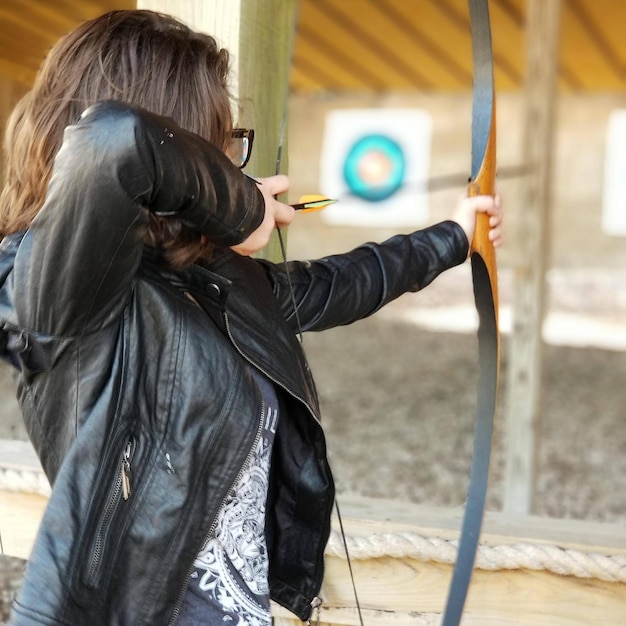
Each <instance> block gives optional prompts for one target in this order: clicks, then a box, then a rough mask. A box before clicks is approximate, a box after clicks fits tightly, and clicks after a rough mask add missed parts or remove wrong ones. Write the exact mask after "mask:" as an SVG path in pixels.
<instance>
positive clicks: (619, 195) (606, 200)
mask: <svg viewBox="0 0 626 626" xmlns="http://www.w3.org/2000/svg"><path fill="white" fill-rule="evenodd" d="M602 230H603V231H604V232H605V233H606V234H607V235H617V236H626V110H624V109H619V110H616V111H613V113H611V116H610V118H609V123H608V127H607V134H606V154H605V162H604V197H603V206H602Z"/></svg>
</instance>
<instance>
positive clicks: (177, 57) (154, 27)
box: [0, 10, 232, 267]
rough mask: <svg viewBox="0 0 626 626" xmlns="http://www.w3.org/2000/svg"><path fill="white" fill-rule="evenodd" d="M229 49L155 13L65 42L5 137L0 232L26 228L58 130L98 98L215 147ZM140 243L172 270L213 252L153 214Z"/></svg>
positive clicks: (225, 107) (121, 18)
mask: <svg viewBox="0 0 626 626" xmlns="http://www.w3.org/2000/svg"><path fill="white" fill-rule="evenodd" d="M228 66H229V56H228V52H227V51H226V50H224V49H220V48H219V46H218V44H217V42H216V40H215V39H214V38H213V37H211V36H209V35H204V34H200V33H197V32H195V31H192V30H191V29H189V28H188V27H187V26H185V25H184V24H182V23H181V22H179V21H178V20H176V19H175V18H173V17H171V16H167V15H163V14H160V13H155V12H153V11H145V10H136V11H135V10H132V11H112V12H110V13H106V14H104V15H102V16H100V17H98V18H96V19H93V20H90V21H87V22H84V23H83V24H81V25H80V26H78V27H77V28H76V29H75V30H73V31H72V32H70V33H69V34H68V35H66V36H65V37H64V38H62V39H61V40H60V41H59V42H58V43H57V44H56V45H55V46H54V47H53V48H52V49H51V51H50V53H49V54H48V56H47V57H46V60H45V61H44V63H43V65H42V67H41V69H40V71H39V73H38V75H37V78H36V80H35V83H34V86H33V88H32V89H31V90H30V91H29V92H28V93H27V94H26V95H25V96H24V97H23V98H22V100H21V101H20V102H19V103H18V104H17V106H16V107H15V109H14V111H13V113H12V114H11V116H10V117H9V120H8V122H7V127H6V131H5V140H4V144H5V154H6V170H5V171H6V182H5V186H4V189H3V191H2V194H1V195H0V236H2V237H4V236H5V235H8V234H10V233H13V232H16V231H21V230H25V229H27V228H28V227H29V226H30V223H31V222H32V220H33V218H34V217H35V216H36V215H37V213H38V212H39V210H40V209H41V207H42V205H43V203H44V199H45V195H46V191H47V187H48V181H49V180H50V175H51V171H52V165H53V160H54V157H55V155H56V153H57V151H58V150H59V148H60V146H61V141H62V137H63V129H64V128H65V127H66V126H68V125H69V124H72V123H74V122H75V121H76V120H77V119H78V118H79V117H80V114H81V113H82V112H83V111H84V110H85V109H86V108H87V107H88V106H90V105H92V104H93V103H95V102H97V101H99V100H121V101H124V102H127V103H129V104H133V105H136V106H140V107H143V108H145V109H147V110H149V111H151V112H153V113H156V114H159V115H166V116H169V117H171V118H173V119H174V121H175V122H177V123H178V124H179V125H180V126H181V127H183V128H185V129H187V130H189V131H191V132H194V133H197V134H199V135H201V136H202V137H204V138H205V139H207V140H209V141H211V142H212V143H214V144H215V145H217V146H220V147H224V148H225V147H226V145H227V139H228V136H229V132H230V130H231V128H232V117H231V109H230V104H231V101H230V95H229V92H228V87H227V82H226V81H227V76H228V69H229V67H228ZM146 243H147V244H148V245H151V246H153V247H154V248H155V249H156V250H157V251H158V253H159V254H160V256H161V257H162V258H163V260H165V261H166V262H167V264H168V265H170V266H172V267H182V266H184V265H187V264H189V263H192V262H193V261H195V260H196V259H198V258H200V257H207V256H208V255H210V252H211V249H212V246H211V244H210V243H209V242H207V241H206V239H205V238H204V237H202V236H201V235H200V234H199V233H197V232H195V231H193V230H191V229H189V228H188V227H185V226H184V225H183V224H182V223H181V222H180V221H179V220H177V219H170V218H168V219H165V218H157V217H155V216H153V215H151V216H150V225H149V229H148V234H147V235H146Z"/></svg>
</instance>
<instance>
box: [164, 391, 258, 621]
mask: <svg viewBox="0 0 626 626" xmlns="http://www.w3.org/2000/svg"><path fill="white" fill-rule="evenodd" d="M265 409H266V406H265V402H264V401H261V418H260V419H259V423H258V426H257V429H256V434H255V435H254V441H253V442H252V446H251V448H250V450H249V451H248V455H247V456H246V459H245V461H244V462H243V464H242V466H241V467H240V468H239V471H238V472H237V476H235V479H234V480H233V482H232V483H231V484H230V486H229V487H228V491H227V492H226V495H225V496H224V497H223V498H222V501H221V502H220V506H219V508H218V509H217V511H216V513H215V517H214V519H213V522H212V523H211V526H210V527H209V530H208V531H207V533H206V535H205V536H204V540H203V542H202V545H201V546H200V548H198V552H199V551H200V550H201V549H202V547H203V546H204V545H205V544H206V543H207V541H208V540H209V539H211V537H212V536H213V533H214V532H215V528H216V526H217V516H218V513H219V512H220V511H221V510H222V508H223V507H224V505H225V504H226V500H227V498H228V496H229V495H230V492H231V491H232V489H233V487H234V486H235V485H236V484H237V483H238V482H239V481H240V480H241V477H242V476H243V475H244V473H245V472H246V470H247V469H248V466H249V465H250V461H251V460H252V456H253V455H254V451H255V450H256V448H257V446H258V445H259V441H260V440H261V433H262V432H263V428H264V425H265ZM194 561H195V558H194ZM192 571H193V563H192V564H191V566H190V567H189V571H188V572H187V575H186V576H185V585H184V587H183V589H182V591H181V592H180V595H179V596H178V600H177V601H176V605H175V606H174V610H173V611H172V618H171V619H170V621H169V622H168V626H173V625H174V624H175V623H176V621H177V620H178V615H179V613H180V607H181V606H182V603H183V600H184V598H185V594H186V593H187V588H188V587H189V578H190V576H191V572H192Z"/></svg>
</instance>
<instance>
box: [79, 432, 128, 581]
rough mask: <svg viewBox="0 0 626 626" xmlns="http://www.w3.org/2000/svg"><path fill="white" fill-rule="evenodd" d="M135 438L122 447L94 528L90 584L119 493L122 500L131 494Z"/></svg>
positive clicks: (95, 571) (98, 564)
mask: <svg viewBox="0 0 626 626" xmlns="http://www.w3.org/2000/svg"><path fill="white" fill-rule="evenodd" d="M135 447H136V440H135V438H134V437H132V436H130V437H129V438H128V439H127V441H126V445H125V447H124V451H123V453H122V456H121V460H120V465H119V470H118V471H117V472H116V474H115V482H114V483H113V489H112V490H111V493H110V495H109V498H108V501H107V505H106V507H105V509H104V511H103V513H102V517H101V518H100V523H99V524H98V527H97V530H96V537H95V540H94V543H93V549H92V551H91V562H90V565H89V570H88V572H87V580H86V582H87V584H88V585H92V584H93V583H94V582H95V578H96V575H97V574H98V571H99V566H100V561H101V559H102V551H103V548H104V545H105V540H106V537H107V534H108V530H109V528H110V526H111V520H112V519H113V515H114V513H115V511H116V510H117V508H118V504H119V503H120V493H121V495H122V500H123V501H126V500H128V499H129V498H130V494H131V478H132V472H131V461H132V458H133V454H134V452H135Z"/></svg>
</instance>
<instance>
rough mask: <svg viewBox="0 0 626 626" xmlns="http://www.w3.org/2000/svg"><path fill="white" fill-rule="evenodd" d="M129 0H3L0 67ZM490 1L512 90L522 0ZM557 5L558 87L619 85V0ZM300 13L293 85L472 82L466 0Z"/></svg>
mask: <svg viewBox="0 0 626 626" xmlns="http://www.w3.org/2000/svg"><path fill="white" fill-rule="evenodd" d="M189 1H191V0H189ZM199 1H200V0H199ZM201 1H207V0H201ZM545 1H546V2H552V1H555V0H545ZM134 4H135V3H134V2H132V1H129V0H1V2H0V76H2V77H7V78H10V79H12V80H15V81H17V82H20V83H22V84H24V85H28V84H30V82H31V81H32V80H33V77H34V75H35V73H36V71H37V68H38V67H39V65H40V63H41V61H42V59H43V57H44V55H45V54H46V51H47V50H48V49H49V48H50V46H51V45H52V44H53V43H54V42H55V41H56V40H57V39H58V38H59V37H60V36H61V35H63V34H64V33H65V32H67V31H68V30H70V29H72V28H73V27H74V26H75V25H76V24H77V23H78V22H80V21H82V20H84V19H89V18H91V17H94V16H96V15H99V14H100V13H103V12H105V11H108V10H111V9H118V8H131V7H133V6H134ZM489 4H490V11H491V20H492V32H493V46H494V58H495V80H496V88H497V89H498V90H505V91H507V90H516V89H518V88H519V87H521V85H522V83H523V77H524V59H525V57H524V24H525V11H526V0H491V1H490V3H489ZM562 6H563V9H562V27H561V43H560V60H559V84H560V87H561V88H562V89H564V90H566V91H573V92H575V91H621V90H624V89H625V88H626V36H625V31H626V1H625V0H562ZM298 15H299V19H298V26H297V32H296V39H295V43H294V51H293V66H292V75H291V87H292V89H293V90H294V91H298V92H310V91H321V90H335V91H341V90H350V91H362V90H368V91H370V90H374V91H384V90H415V89H419V90H424V91H441V90H444V91H461V90H467V89H469V88H470V87H471V83H472V77H471V43H470V41H471V40H470V33H469V17H468V9H467V1H466V0H300V5H299V13H298Z"/></svg>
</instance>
